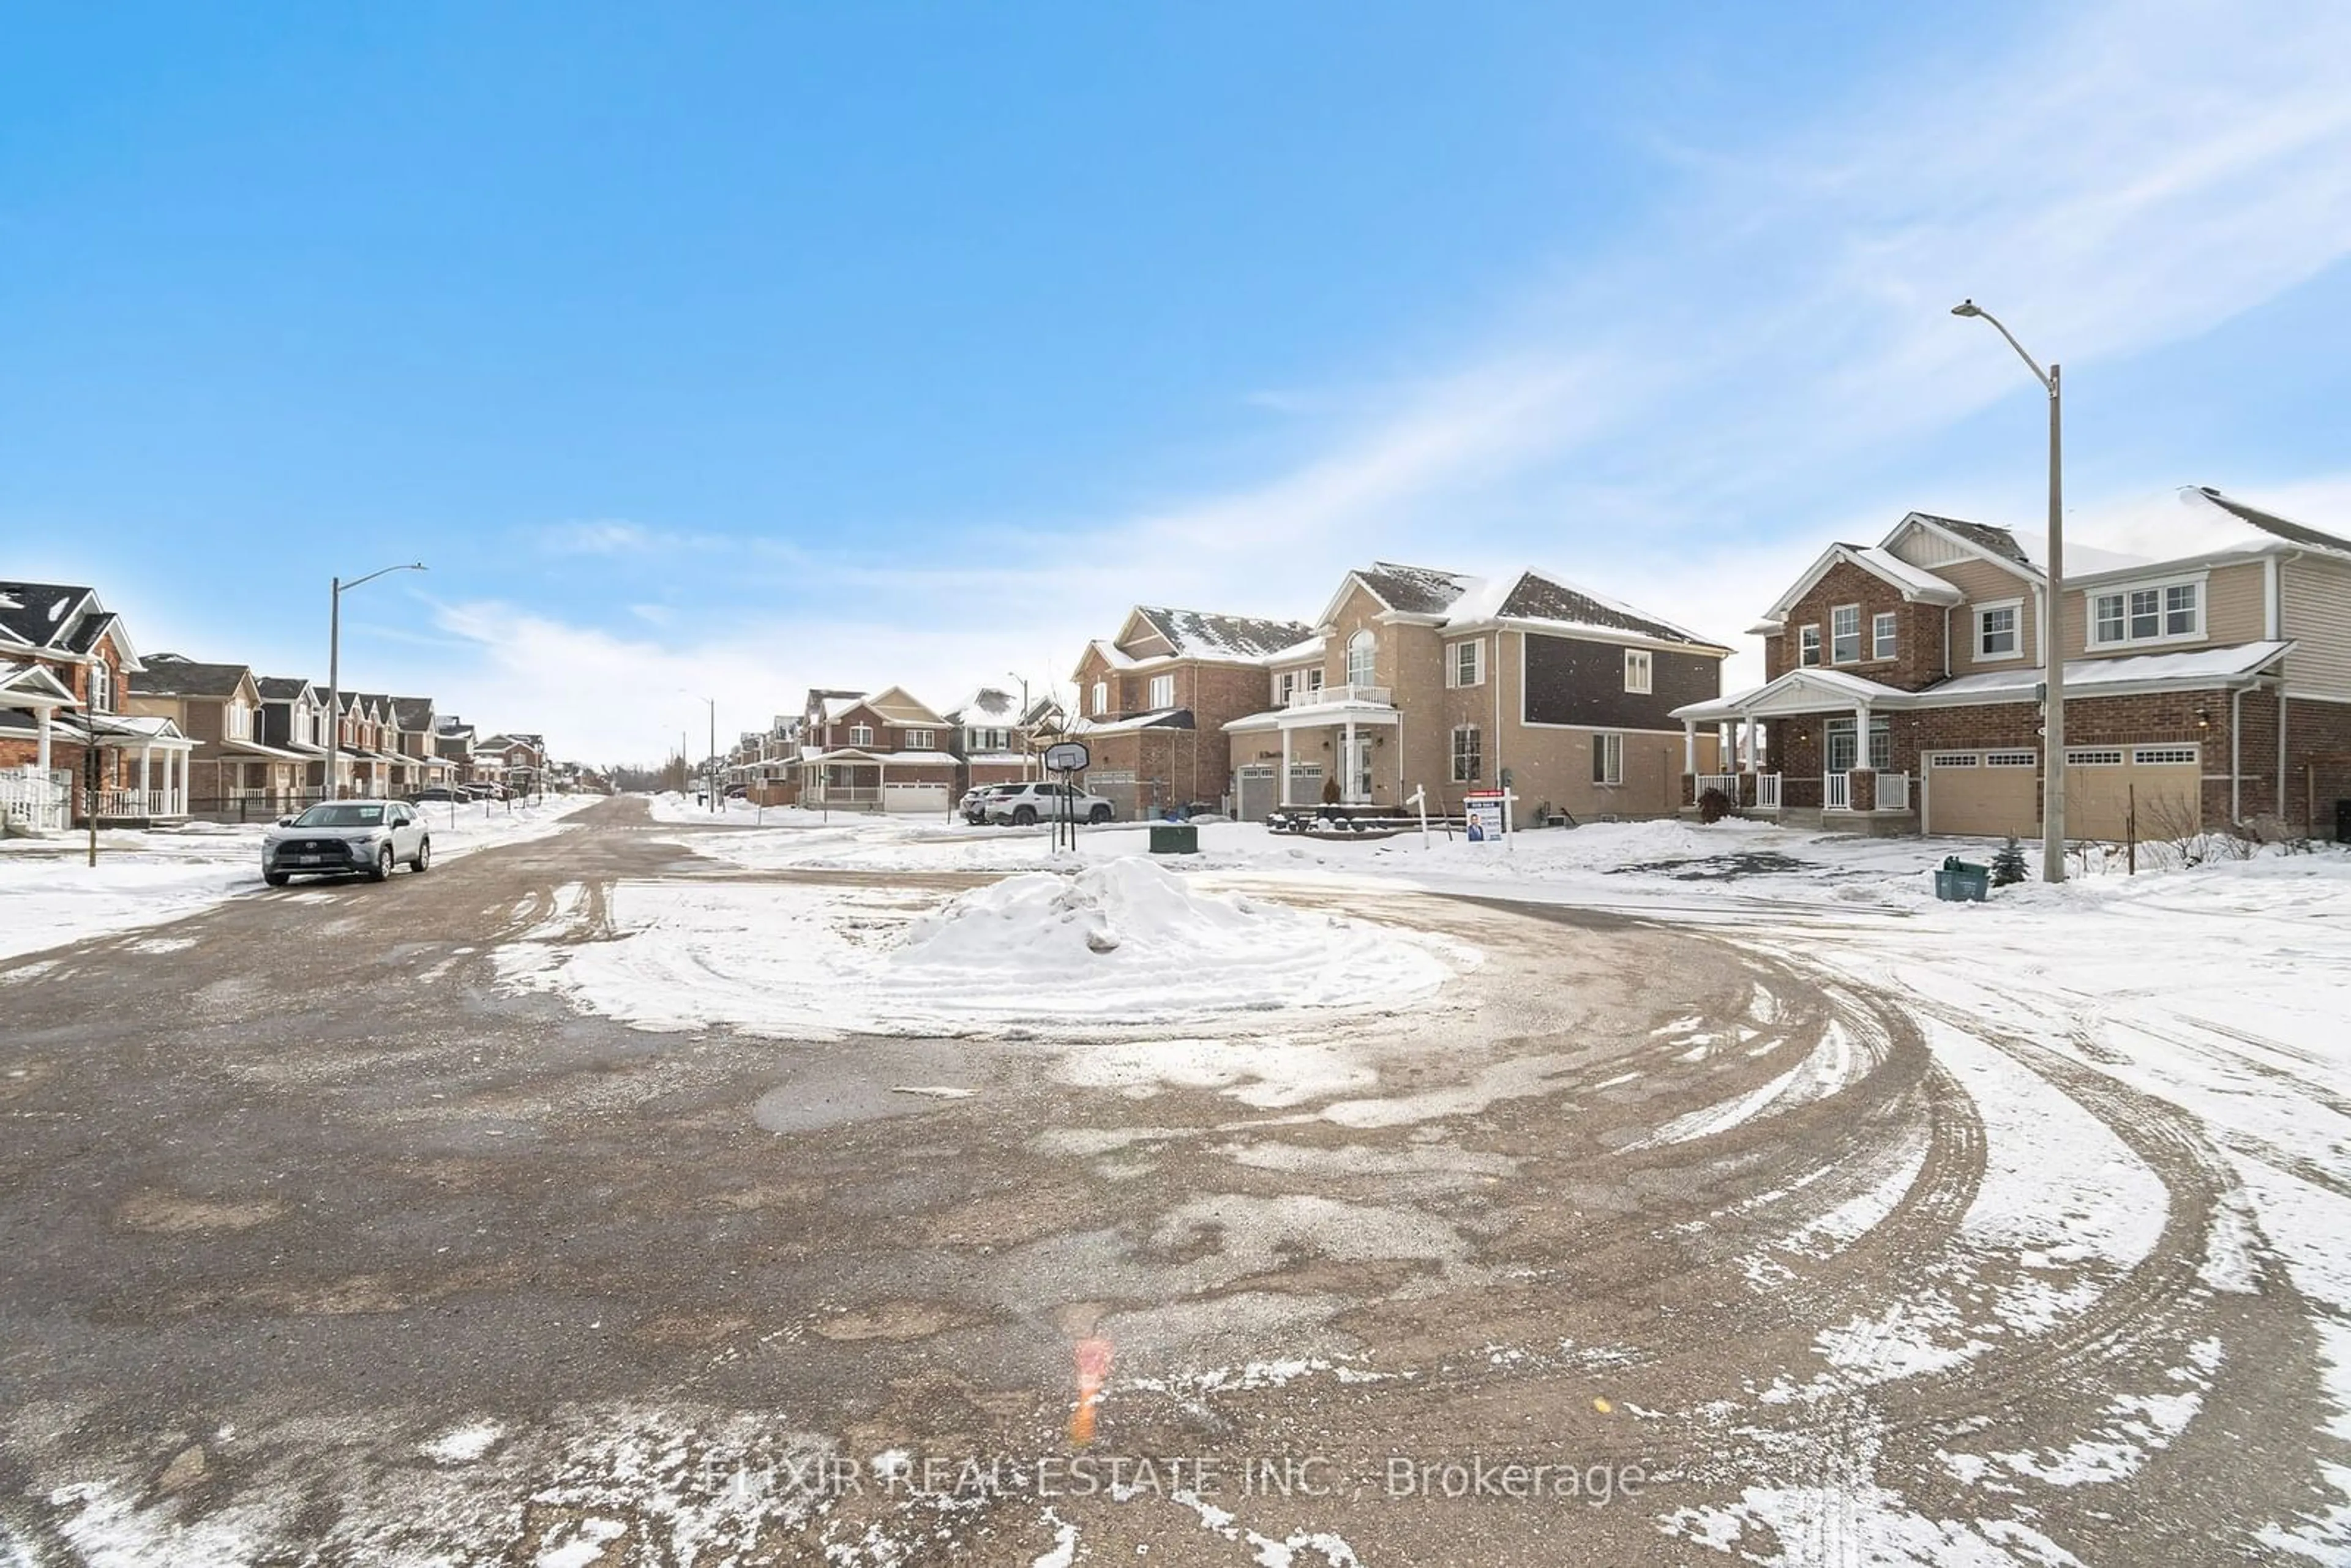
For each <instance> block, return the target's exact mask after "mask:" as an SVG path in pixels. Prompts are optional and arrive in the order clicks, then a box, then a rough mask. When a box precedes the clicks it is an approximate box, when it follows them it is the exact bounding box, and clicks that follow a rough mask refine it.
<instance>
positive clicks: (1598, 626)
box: [1225, 561, 1729, 818]
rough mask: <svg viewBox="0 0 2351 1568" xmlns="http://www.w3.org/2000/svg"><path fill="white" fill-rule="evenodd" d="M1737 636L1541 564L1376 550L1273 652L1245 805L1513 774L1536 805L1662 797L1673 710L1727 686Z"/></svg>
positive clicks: (1240, 795) (1483, 785)
mask: <svg viewBox="0 0 2351 1568" xmlns="http://www.w3.org/2000/svg"><path fill="white" fill-rule="evenodd" d="M1728 654H1729V649H1728V648H1725V647H1723V646H1721V645H1719V644H1718V643H1713V642H1710V641H1708V639H1706V638H1704V637H1701V636H1699V635H1698V633H1696V632H1690V631H1687V630H1686V629H1684V628H1682V627H1679V626H1677V625H1675V624H1673V623H1672V622H1668V621H1666V620H1663V619H1661V618H1659V617H1657V616H1655V615H1651V614H1648V613H1647V612H1643V611H1640V610H1636V609H1635V608H1633V607H1632V606H1630V605H1627V604H1623V603H1620V602H1618V601H1614V600H1612V599H1608V598H1604V597H1603V596H1601V595H1599V594H1596V593H1593V592H1591V591H1588V590H1585V589H1583V588H1580V587H1577V586H1576V585H1575V584H1573V583H1572V582H1570V581H1568V580H1566V579H1564V578H1562V577H1559V576H1556V575H1554V574H1551V573H1546V572H1541V571H1537V570H1533V569H1531V568H1528V569H1523V570H1518V571H1515V572H1510V573H1507V574H1504V575H1502V576H1499V577H1494V578H1479V577H1473V576H1470V575H1468V574H1467V573H1464V572H1458V571H1448V570H1442V569H1438V568H1434V567H1418V566H1405V565H1401V564H1398V563H1396V562H1394V561H1374V563H1373V564H1371V565H1370V566H1368V567H1364V568H1361V569H1358V570H1351V571H1349V572H1348V573H1347V574H1346V575H1345V577H1344V578H1343V579H1342V580H1341V581H1340V584H1339V587H1338V589H1337V591H1335V592H1333V593H1332V596H1331V599H1330V601H1329V602H1328V603H1327V604H1325V605H1324V607H1323V610H1322V615H1321V616H1320V617H1319V618H1318V619H1317V621H1316V622H1315V624H1314V626H1313V627H1312V629H1311V635H1309V636H1307V637H1305V638H1303V639H1301V641H1300V642H1298V643H1296V644H1294V645H1292V646H1290V647H1289V648H1285V649H1281V650H1280V651H1278V652H1276V653H1274V654H1273V655H1272V656H1270V658H1269V659H1268V660H1267V661H1266V673H1267V674H1268V675H1269V676H1270V682H1269V684H1268V685H1267V686H1265V687H1262V688H1260V695H1261V699H1262V698H1264V697H1270V699H1271V703H1272V706H1270V708H1266V709H1262V710H1260V711H1259V712H1255V713H1252V714H1250V715H1248V716H1245V717H1241V718H1238V719H1235V720H1232V721H1230V722H1228V724H1226V726H1225V729H1226V731H1227V733H1228V734H1229V735H1230V736H1231V737H1232V739H1233V746H1234V764H1235V766H1234V770H1233V794H1234V797H1235V799H1236V800H1237V801H1238V809H1239V812H1240V814H1241V815H1242V816H1243V817H1245V818H1255V817H1259V816H1262V815H1263V814H1264V813H1265V812H1267V811H1269V810H1272V809H1273V808H1274V807H1275V806H1276V805H1282V804H1312V803H1314V802H1315V801H1318V800H1322V799H1323V798H1325V796H1326V795H1327V794H1329V793H1330V792H1331V790H1330V786H1331V785H1332V783H1334V782H1335V784H1336V786H1337V789H1336V793H1337V797H1338V799H1339V800H1341V801H1343V802H1345V803H1348V804H1363V805H1378V806H1387V807H1391V808H1395V809H1398V810H1401V809H1403V808H1404V806H1405V803H1406V802H1407V801H1409V800H1411V799H1412V798H1413V796H1414V795H1415V794H1416V793H1419V794H1422V795H1423V797H1424V799H1425V800H1426V803H1427V806H1428V809H1429V810H1430V811H1431V812H1432V813H1437V812H1440V811H1443V812H1450V811H1458V810H1459V809H1460V806H1461V799H1462V797H1463V796H1464V795H1465V794H1467V793H1468V792H1471V791H1475V790H1484V789H1510V791H1511V792H1512V793H1513V794H1515V795H1516V796H1517V798H1518V800H1519V810H1520V812H1521V813H1522V814H1525V815H1527V816H1529V817H1531V816H1532V815H1533V814H1534V813H1535V812H1536V811H1538V810H1540V809H1541V807H1543V806H1546V805H1548V806H1550V807H1551V808H1552V810H1556V811H1564V812H1567V813H1568V814H1570V815H1573V816H1576V817H1584V818H1597V817H1646V816H1656V815H1662V814H1669V813H1671V812H1672V811H1673V810H1676V809H1677V806H1678V805H1679V803H1680V800H1681V772H1682V756H1681V753H1682V741H1683V734H1682V727H1681V726H1680V724H1679V723H1678V722H1677V720H1675V719H1674V718H1673V716H1672V710H1673V709H1674V708H1675V707H1676V706H1679V705H1681V704H1684V703H1687V702H1690V701H1692V700H1695V699H1697V698H1698V697H1711V696H1714V695H1719V693H1720V691H1721V689H1722V685H1721V678H1722V676H1721V671H1722V661H1723V659H1724V658H1725V657H1727V656H1728Z"/></svg>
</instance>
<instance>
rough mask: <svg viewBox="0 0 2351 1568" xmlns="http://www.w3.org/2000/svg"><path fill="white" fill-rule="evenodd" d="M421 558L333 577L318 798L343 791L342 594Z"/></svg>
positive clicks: (337, 796) (412, 567)
mask: <svg viewBox="0 0 2351 1568" xmlns="http://www.w3.org/2000/svg"><path fill="white" fill-rule="evenodd" d="M423 570H424V563H423V561H421V560H417V561H407V562H404V563H402V564H401V565H399V566H385V567H378V568H377V569H376V570H373V571H371V572H369V573H368V574H367V575H366V576H365V577H355V578H353V579H351V580H350V581H349V582H345V581H344V580H342V579H341V578H340V577H338V578H336V579H334V580H333V588H332V591H330V592H329V595H328V610H327V777H326V778H325V779H323V780H321V783H322V784H323V786H324V788H323V789H321V790H320V792H319V799H320V800H341V799H342V791H341V790H340V789H339V788H337V786H336V782H335V775H336V774H338V773H339V772H340V771H341V770H342V750H343V691H342V685H343V595H344V594H345V593H347V592H349V591H350V590H352V589H354V588H357V587H359V586H360V584H361V583H363V582H373V581H374V580H376V579H377V578H379V577H381V576H382V575H383V574H384V573H386V572H388V571H423Z"/></svg>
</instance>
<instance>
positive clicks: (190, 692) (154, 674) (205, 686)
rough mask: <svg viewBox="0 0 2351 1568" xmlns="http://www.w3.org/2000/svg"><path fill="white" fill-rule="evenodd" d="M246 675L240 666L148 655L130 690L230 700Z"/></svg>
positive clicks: (177, 656)
mask: <svg viewBox="0 0 2351 1568" xmlns="http://www.w3.org/2000/svg"><path fill="white" fill-rule="evenodd" d="M247 674H250V672H249V671H248V670H247V669H246V666H245V665H243V664H204V663H203V662H201V661H199V660H195V659H183V658H182V657H181V656H180V655H179V654H177V653H155V654H151V655H150V656H149V657H148V660H147V667H146V668H145V669H144V670H141V672H140V673H139V674H135V675H132V676H131V690H132V691H134V692H142V693H145V694H146V695H150V696H162V697H233V696H235V695H236V688H237V686H238V685H239V683H241V682H242V681H243V680H244V679H245V677H246V675H247Z"/></svg>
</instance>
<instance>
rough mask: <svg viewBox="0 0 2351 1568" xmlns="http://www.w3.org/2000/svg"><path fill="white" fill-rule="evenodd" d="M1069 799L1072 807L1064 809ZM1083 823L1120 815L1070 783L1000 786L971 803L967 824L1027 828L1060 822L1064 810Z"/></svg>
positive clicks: (967, 808)
mask: <svg viewBox="0 0 2351 1568" xmlns="http://www.w3.org/2000/svg"><path fill="white" fill-rule="evenodd" d="M1065 797H1066V798H1067V799H1068V800H1069V802H1070V804H1069V805H1068V806H1066V807H1065V806H1063V804H1062V800H1063V799H1064V798H1065ZM1065 810H1066V811H1068V812H1069V814H1070V815H1071V816H1073V817H1075V818H1076V819H1077V820H1078V821H1081V822H1093V823H1096V824H1100V823H1102V822H1107V821H1110V820H1111V819H1113V817H1116V816H1117V815H1118V809H1117V808H1116V807H1115V806H1113V805H1112V804H1111V803H1110V802H1109V801H1108V800H1103V799H1102V797H1101V796H1099V795H1089V794H1087V793H1086V792H1085V791H1084V790H1083V789H1078V788H1076V787H1075V786H1074V785H1069V784H999V785H998V786H997V787H996V788H994V789H990V790H989V791H988V792H987V793H986V794H985V795H981V796H979V798H978V799H977V800H967V801H966V802H965V804H964V811H963V817H964V821H967V822H983V823H987V822H992V823H997V824H998V825H1001V824H1003V823H1006V822H1009V823H1011V824H1012V825H1013V826H1015V827H1019V828H1026V827H1029V826H1032V825H1033V824H1035V823H1038V822H1058V821H1061V820H1062V813H1063V811H1065Z"/></svg>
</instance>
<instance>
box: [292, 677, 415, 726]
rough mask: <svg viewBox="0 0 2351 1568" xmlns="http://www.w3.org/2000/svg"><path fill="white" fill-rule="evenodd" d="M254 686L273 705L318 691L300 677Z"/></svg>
mask: <svg viewBox="0 0 2351 1568" xmlns="http://www.w3.org/2000/svg"><path fill="white" fill-rule="evenodd" d="M253 685H254V688H255V689H256V690H257V691H258V692H260V693H261V700H262V701H264V702H272V703H282V702H291V701H293V700H294V699H295V698H297V697H298V696H300V695H302V694H303V693H304V692H315V691H316V690H317V688H316V687H314V686H313V685H311V684H310V683H309V682H308V681H306V680H304V679H303V678H302V677H301V676H299V675H256V676H255V677H254V678H253ZM442 728H443V729H444V730H445V729H447V728H448V726H446V725H444V726H442Z"/></svg>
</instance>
